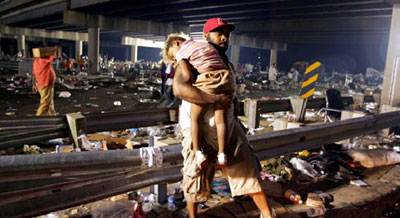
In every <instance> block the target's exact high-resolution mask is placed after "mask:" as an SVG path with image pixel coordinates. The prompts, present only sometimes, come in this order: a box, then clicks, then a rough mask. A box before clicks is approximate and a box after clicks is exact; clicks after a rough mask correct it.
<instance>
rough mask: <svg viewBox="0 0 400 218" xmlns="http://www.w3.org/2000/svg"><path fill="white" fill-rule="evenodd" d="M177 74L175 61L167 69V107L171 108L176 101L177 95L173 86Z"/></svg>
mask: <svg viewBox="0 0 400 218" xmlns="http://www.w3.org/2000/svg"><path fill="white" fill-rule="evenodd" d="M174 76H175V66H174V63H170V64H168V65H167V67H166V69H165V93H164V95H165V98H166V100H167V107H168V108H170V107H172V106H173V105H174V103H175V95H174V91H173V88H172V85H173V82H174Z"/></svg>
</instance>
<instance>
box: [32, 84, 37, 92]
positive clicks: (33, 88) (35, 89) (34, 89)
mask: <svg viewBox="0 0 400 218" xmlns="http://www.w3.org/2000/svg"><path fill="white" fill-rule="evenodd" d="M32 92H33V93H36V92H37V88H36V86H35V85H34V86H32Z"/></svg>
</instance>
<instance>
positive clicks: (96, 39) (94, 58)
mask: <svg viewBox="0 0 400 218" xmlns="http://www.w3.org/2000/svg"><path fill="white" fill-rule="evenodd" d="M99 52H100V28H98V27H89V41H88V57H89V64H88V72H89V74H97V73H99V71H100V66H99Z"/></svg>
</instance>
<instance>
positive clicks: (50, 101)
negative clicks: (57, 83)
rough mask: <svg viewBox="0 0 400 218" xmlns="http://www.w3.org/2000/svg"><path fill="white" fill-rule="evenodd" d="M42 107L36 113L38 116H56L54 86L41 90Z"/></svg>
mask: <svg viewBox="0 0 400 218" xmlns="http://www.w3.org/2000/svg"><path fill="white" fill-rule="evenodd" d="M39 94H40V106H39V108H38V110H37V112H36V116H46V115H50V116H54V115H56V111H55V110H54V86H46V87H43V88H41V89H40V90H39Z"/></svg>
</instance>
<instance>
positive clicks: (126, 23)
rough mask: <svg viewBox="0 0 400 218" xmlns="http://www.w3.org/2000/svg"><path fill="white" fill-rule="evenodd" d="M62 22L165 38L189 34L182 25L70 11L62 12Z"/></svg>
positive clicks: (187, 29)
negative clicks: (171, 34) (175, 34)
mask: <svg viewBox="0 0 400 218" xmlns="http://www.w3.org/2000/svg"><path fill="white" fill-rule="evenodd" d="M63 21H64V24H66V25H76V26H85V27H98V28H100V29H109V30H120V31H125V32H135V33H144V34H153V35H160V36H166V35H168V34H170V33H177V32H184V33H189V30H190V29H189V27H187V26H182V25H176V24H170V23H158V22H152V21H145V20H134V19H128V18H116V17H108V16H101V15H94V14H84V13H80V12H76V11H70V10H66V11H64V18H63Z"/></svg>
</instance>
